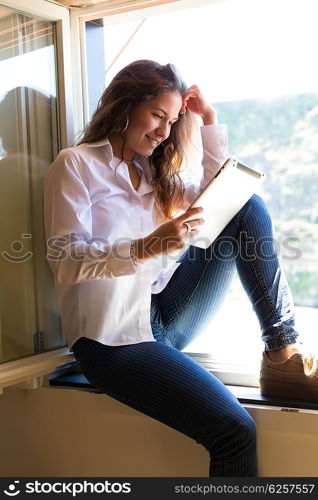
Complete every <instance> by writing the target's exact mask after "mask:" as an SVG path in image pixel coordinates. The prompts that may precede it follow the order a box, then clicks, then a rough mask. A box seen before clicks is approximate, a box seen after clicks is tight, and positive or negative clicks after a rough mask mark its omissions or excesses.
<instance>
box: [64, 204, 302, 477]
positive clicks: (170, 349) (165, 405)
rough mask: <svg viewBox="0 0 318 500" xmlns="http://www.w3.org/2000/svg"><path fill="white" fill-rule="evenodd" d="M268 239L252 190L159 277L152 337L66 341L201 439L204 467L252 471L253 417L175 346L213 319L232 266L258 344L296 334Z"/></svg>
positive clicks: (92, 371)
mask: <svg viewBox="0 0 318 500" xmlns="http://www.w3.org/2000/svg"><path fill="white" fill-rule="evenodd" d="M273 239H274V238H273V227H272V222H271V218H270V215H269V213H268V211H267V209H266V206H265V204H264V203H263V201H262V199H261V198H260V197H259V196H257V195H254V196H253V197H252V198H251V199H250V200H249V201H248V202H247V203H246V205H244V207H243V208H242V209H241V210H240V211H239V212H238V214H237V215H236V216H235V217H234V218H233V219H232V220H231V222H230V223H229V224H228V225H227V227H226V228H225V229H224V231H223V232H222V233H221V235H220V236H219V237H218V238H217V239H216V240H215V242H214V243H213V245H211V246H210V247H209V249H207V250H203V249H201V248H198V247H194V246H190V247H189V248H188V249H187V251H186V252H185V253H184V254H183V256H182V258H181V262H182V263H181V265H180V266H179V268H178V269H177V270H176V272H175V273H174V275H173V276H172V278H171V279H170V281H169V283H168V284H167V286H166V287H165V288H164V289H163V290H162V291H161V292H160V293H159V294H156V295H152V307H151V324H152V329H153V334H154V337H155V339H156V342H142V343H140V344H133V345H126V346H116V347H113V346H106V345H103V344H101V343H99V342H97V341H95V340H91V339H87V338H85V337H81V338H80V339H79V340H78V341H77V342H75V344H74V346H73V352H74V354H75V357H76V359H77V360H78V361H79V364H80V366H81V368H82V370H83V373H84V374H85V375H86V377H87V378H88V380H90V382H91V383H92V384H93V385H94V386H95V387H97V388H98V389H100V390H101V391H102V392H104V393H106V394H108V395H110V396H112V397H114V398H115V399H117V400H119V401H121V402H123V403H125V404H127V405H128V406H131V407H133V408H135V409H137V410H139V411H141V412H143V413H145V414H146V415H149V416H150V417H153V418H155V419H157V420H159V421H160V422H163V423H165V424H167V425H169V426H170V427H172V428H174V429H176V430H178V431H180V432H182V433H184V434H186V435H187V436H189V437H191V438H193V439H195V440H196V442H197V443H200V444H202V445H203V446H204V447H205V448H206V449H207V450H208V452H209V454H210V459H211V460H210V468H209V475H210V476H220V477H224V476H232V477H234V476H240V477H244V476H255V475H257V461H256V428H255V423H254V421H253V419H252V418H251V417H250V415H249V414H248V412H247V411H246V410H245V409H244V408H243V407H242V406H241V405H240V403H239V402H238V400H237V399H236V398H235V397H234V396H233V395H232V393H231V392H230V391H229V390H228V389H227V388H226V387H225V386H224V384H223V383H221V382H220V381H219V380H218V379H217V378H216V377H215V376H214V375H212V374H211V373H210V372H208V371H207V370H206V369H204V368H203V367H202V366H200V365H199V364H198V363H197V362H195V361H194V360H192V359H191V358H190V357H189V356H187V355H186V354H185V353H184V352H181V350H182V349H184V348H185V347H186V346H187V345H188V344H189V343H190V342H192V341H193V339H194V338H195V337H196V336H197V335H199V334H200V332H201V331H202V329H203V328H204V327H205V325H206V324H207V322H209V321H210V320H211V319H212V318H213V315H214V314H215V312H216V310H217V309H218V307H219V306H220V305H221V303H222V300H223V298H224V296H225V294H226V292H227V290H228V287H229V285H230V282H231V278H232V276H233V273H234V271H235V268H237V270H238V273H239V276H240V279H241V281H242V284H243V286H244V288H245V290H246V292H247V293H248V296H249V298H250V300H251V302H252V304H253V308H254V310H255V312H256V314H257V316H258V319H259V322H260V326H261V330H262V338H263V340H264V342H265V349H267V350H271V349H275V348H278V347H282V346H284V345H287V344H291V343H294V342H295V341H296V339H297V336H298V333H297V332H296V331H295V329H294V313H293V302H292V298H291V294H290V291H289V288H288V285H287V282H286V279H285V276H284V273H283V271H282V269H281V267H280V264H279V260H278V258H277V256H276V253H275V247H274V241H273ZM154 452H155V450H154Z"/></svg>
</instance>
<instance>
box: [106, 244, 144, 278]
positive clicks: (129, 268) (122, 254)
mask: <svg viewBox="0 0 318 500" xmlns="http://www.w3.org/2000/svg"><path fill="white" fill-rule="evenodd" d="M130 244H131V241H123V242H121V243H118V244H117V245H112V254H113V258H112V259H111V261H109V265H108V270H109V271H110V272H111V274H112V275H113V276H125V275H128V274H135V273H136V271H137V266H135V264H134V262H133V260H132V259H131V255H130ZM110 262H111V264H110ZM110 267H111V269H110Z"/></svg>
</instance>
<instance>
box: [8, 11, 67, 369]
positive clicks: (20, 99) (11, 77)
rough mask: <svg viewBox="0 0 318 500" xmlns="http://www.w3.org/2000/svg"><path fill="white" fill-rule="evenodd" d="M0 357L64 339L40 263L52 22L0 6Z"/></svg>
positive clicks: (50, 148) (52, 145)
mask: <svg viewBox="0 0 318 500" xmlns="http://www.w3.org/2000/svg"><path fill="white" fill-rule="evenodd" d="M0 14H1V16H0V47H1V50H0V72H1V80H0V137H1V141H0V204H1V207H0V212H1V239H0V362H3V361H7V360H11V359H14V358H18V357H21V356H26V355H30V354H34V353H35V352H40V351H43V350H47V349H50V348H53V347H57V346H60V345H61V343H62V344H64V343H65V342H64V341H63V338H62V337H61V332H60V324H59V317H58V314H57V312H56V311H57V307H56V304H55V300H54V293H53V284H52V278H51V275H50V272H49V270H48V267H47V264H46V262H45V244H44V232H43V215H42V214H43V209H42V203H43V196H42V192H43V188H42V182H43V176H44V173H45V171H46V169H47V167H48V165H49V164H50V163H51V162H52V159H53V157H54V156H55V155H56V153H57V146H58V144H57V121H56V76H55V72H56V65H55V46H54V43H55V34H54V23H52V22H47V21H44V20H41V19H36V18H32V17H28V16H26V15H22V14H18V13H15V12H14V11H12V10H9V9H5V8H0Z"/></svg>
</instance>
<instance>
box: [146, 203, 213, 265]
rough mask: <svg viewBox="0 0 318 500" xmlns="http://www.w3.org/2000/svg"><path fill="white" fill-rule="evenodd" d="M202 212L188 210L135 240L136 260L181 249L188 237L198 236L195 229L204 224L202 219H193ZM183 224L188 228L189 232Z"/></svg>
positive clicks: (196, 209) (201, 210)
mask: <svg viewBox="0 0 318 500" xmlns="http://www.w3.org/2000/svg"><path fill="white" fill-rule="evenodd" d="M202 212H203V208H199V207H197V208H189V209H188V210H187V211H186V212H184V214H182V215H179V217H176V218H174V219H171V220H170V221H168V222H165V223H164V224H162V225H161V226H159V227H158V228H157V229H156V230H155V231H154V232H153V233H151V234H149V236H146V237H145V238H141V239H139V240H136V256H137V259H138V260H147V259H149V258H151V257H155V256H156V255H161V254H166V253H169V252H173V251H174V250H178V249H180V248H183V247H184V246H185V244H186V240H187V239H188V237H189V236H195V235H196V234H198V232H199V231H198V229H196V227H197V226H200V225H201V224H203V223H204V219H202V218H197V219H193V217H195V216H199V215H201V214H202ZM190 219H191V220H190ZM185 222H187V224H188V225H189V226H190V227H189V231H188V229H187V226H186V225H185V224H184V223H185Z"/></svg>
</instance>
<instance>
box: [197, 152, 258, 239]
mask: <svg viewBox="0 0 318 500" xmlns="http://www.w3.org/2000/svg"><path fill="white" fill-rule="evenodd" d="M264 179H265V175H264V174H261V173H259V172H256V171H255V170H253V169H252V168H250V167H247V166H246V165H243V164H242V163H240V162H238V161H237V160H236V159H235V158H228V159H227V160H226V162H225V163H224V165H223V166H222V167H221V168H220V169H219V170H218V172H217V173H216V175H215V176H214V177H213V179H212V180H211V181H210V182H209V184H208V185H207V186H206V188H205V189H204V190H203V191H202V192H201V193H200V194H199V196H198V197H197V198H196V200H195V201H194V202H193V203H192V204H191V207H202V208H203V209H204V212H203V214H202V218H203V219H204V220H205V223H204V224H203V225H202V226H198V227H197V229H198V230H199V233H198V234H197V235H195V236H193V237H192V236H190V237H189V244H190V245H194V246H197V247H200V248H208V247H209V246H210V245H211V243H213V241H214V240H215V239H216V238H217V236H218V235H219V234H220V233H221V232H222V231H223V229H224V228H225V227H226V225H227V224H228V223H229V222H230V220H231V219H233V217H234V216H235V215H236V214H237V212H238V211H239V210H240V209H241V208H242V207H243V206H244V205H245V203H246V202H247V201H248V200H249V198H250V197H251V196H252V195H253V194H254V193H255V191H256V190H257V188H258V187H259V186H260V184H261V183H262V182H263V181H264ZM189 208H190V207H189ZM200 217H201V216H200ZM194 218H195V217H193V219H194ZM196 218H197V217H196Z"/></svg>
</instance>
